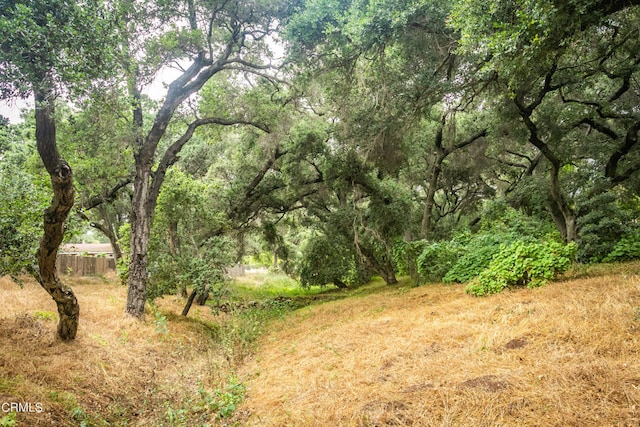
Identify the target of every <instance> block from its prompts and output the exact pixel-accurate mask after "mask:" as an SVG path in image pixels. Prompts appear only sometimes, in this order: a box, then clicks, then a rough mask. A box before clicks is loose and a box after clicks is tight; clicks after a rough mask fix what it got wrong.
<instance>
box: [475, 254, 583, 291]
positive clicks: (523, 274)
mask: <svg viewBox="0 0 640 427" xmlns="http://www.w3.org/2000/svg"><path fill="white" fill-rule="evenodd" d="M576 251H577V246H576V244H575V243H570V244H568V245H564V244H562V243H558V242H554V241H549V242H542V243H531V242H524V241H516V242H514V243H512V244H510V245H501V247H500V252H498V254H496V255H495V256H494V257H493V259H492V260H491V262H490V263H489V267H488V268H487V269H486V270H484V271H482V272H481V273H480V274H479V275H478V279H477V280H476V281H475V283H473V284H471V285H469V286H468V287H467V288H466V292H467V293H469V294H472V295H475V296H483V295H489V294H495V293H498V292H502V291H503V290H504V289H505V288H508V287H513V286H527V287H529V288H533V287H537V286H542V285H544V284H545V283H546V282H547V281H548V280H551V279H553V278H554V277H555V276H556V275H557V274H559V273H562V272H564V271H566V270H567V269H568V268H569V267H570V265H571V261H572V260H573V258H574V257H575V254H576Z"/></svg>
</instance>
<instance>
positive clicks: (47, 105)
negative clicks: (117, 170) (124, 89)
mask: <svg viewBox="0 0 640 427" xmlns="http://www.w3.org/2000/svg"><path fill="white" fill-rule="evenodd" d="M34 92H35V100H36V113H35V119H36V143H37V148H38V154H39V155H40V158H41V159H42V162H43V163H44V165H45V168H46V169H47V172H48V173H49V176H50V177H51V185H52V188H53V199H52V201H51V205H50V206H49V207H48V208H47V209H46V211H45V213H44V235H43V236H42V239H41V240H40V246H39V248H38V254H37V256H38V273H39V274H38V277H37V279H38V282H39V283H40V285H42V287H43V288H44V289H45V290H46V291H47V292H48V293H49V295H51V297H52V298H53V300H54V301H55V302H56V305H57V306H58V315H59V316H60V320H59V322H58V337H59V338H60V339H62V340H64V341H70V340H73V339H74V338H75V337H76V333H77V331H78V321H79V318H80V307H79V305H78V300H77V299H76V297H75V295H74V294H73V291H72V290H71V288H69V287H68V286H65V285H64V284H63V283H62V282H61V281H60V278H59V277H58V272H57V270H56V257H57V255H58V248H59V247H60V244H61V243H62V238H63V236H64V222H65V220H66V219H67V216H68V215H69V211H70V210H71V208H72V207H73V202H74V193H75V190H74V187H73V173H72V171H71V167H70V166H69V164H68V163H67V162H66V161H65V159H64V158H63V157H62V156H61V155H60V153H58V149H57V147H56V126H55V121H54V118H53V117H54V112H55V107H54V95H53V92H52V91H51V90H49V89H42V88H36V89H35V91H34Z"/></svg>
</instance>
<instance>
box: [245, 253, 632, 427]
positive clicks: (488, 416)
mask: <svg viewBox="0 0 640 427" xmlns="http://www.w3.org/2000/svg"><path fill="white" fill-rule="evenodd" d="M625 269H626V270H627V271H628V272H627V273H622V272H620V273H617V274H610V275H601V276H599V277H594V278H585V277H582V278H571V279H570V280H569V279H568V280H566V281H564V282H556V283H553V284H550V285H548V286H546V287H543V288H539V289H523V290H518V291H513V292H506V293H504V294H500V295H496V296H492V297H488V298H480V299H479V298H474V297H471V296H466V295H464V293H463V286H442V285H434V286H425V287H421V288H414V289H409V288H406V287H404V288H403V287H399V288H398V287H397V288H394V289H388V290H386V291H385V292H384V293H381V294H373V295H368V296H364V297H360V298H349V299H345V300H341V301H337V302H332V303H327V304H322V305H317V306H312V307H307V308H304V309H301V310H298V311H297V312H296V313H294V314H292V315H290V316H288V317H287V318H286V319H285V320H283V321H282V322H280V323H279V324H278V325H277V327H276V328H273V329H272V331H271V333H269V334H267V335H265V336H264V337H263V339H262V341H261V346H260V350H259V352H258V354H257V355H256V357H255V359H254V360H253V361H251V362H250V363H248V364H247V365H246V366H245V367H244V368H243V372H242V375H243V378H244V379H245V380H246V383H247V387H248V393H247V400H246V401H245V403H244V405H243V406H242V408H241V411H239V415H238V417H239V418H238V419H239V420H240V421H239V422H240V424H242V425H252V426H328V425H331V426H384V425H400V426H410V425H416V426H580V427H583V426H636V427H637V426H639V425H640V277H639V276H638V274H637V273H638V272H640V265H639V264H637V263H636V264H630V265H627V267H625ZM580 275H581V274H578V273H574V276H580ZM405 286H406V285H405Z"/></svg>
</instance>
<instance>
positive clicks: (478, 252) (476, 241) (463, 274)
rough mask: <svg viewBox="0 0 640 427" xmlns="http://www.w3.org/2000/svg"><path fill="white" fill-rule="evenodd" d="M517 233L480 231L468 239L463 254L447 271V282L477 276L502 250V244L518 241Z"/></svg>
mask: <svg viewBox="0 0 640 427" xmlns="http://www.w3.org/2000/svg"><path fill="white" fill-rule="evenodd" d="M517 238H518V236H517V235H516V234H515V233H509V232H501V233H480V234H476V235H474V236H473V237H470V238H468V239H467V240H466V242H465V243H464V245H463V248H464V250H463V252H462V255H461V256H460V257H459V258H458V259H457V260H456V262H455V264H454V265H453V266H452V267H451V268H450V269H449V270H448V271H447V272H446V274H445V275H444V277H443V278H442V281H443V282H445V283H453V282H455V283H465V282H468V281H469V280H471V279H473V278H474V277H476V276H477V275H478V274H480V272H482V271H483V270H484V269H486V268H487V267H488V266H489V263H490V262H491V260H492V259H493V257H494V256H495V255H496V254H497V253H498V252H500V245H509V244H511V243H513V242H514V241H516V240H517Z"/></svg>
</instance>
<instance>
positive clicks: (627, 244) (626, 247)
mask: <svg viewBox="0 0 640 427" xmlns="http://www.w3.org/2000/svg"><path fill="white" fill-rule="evenodd" d="M637 258H640V232H637V233H636V234H632V235H629V236H626V237H623V238H622V239H620V240H619V241H618V243H616V244H615V246H614V247H613V250H612V251H611V252H610V253H609V254H608V255H607V256H606V257H605V258H604V259H603V261H604V262H614V261H629V260H632V259H637Z"/></svg>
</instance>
